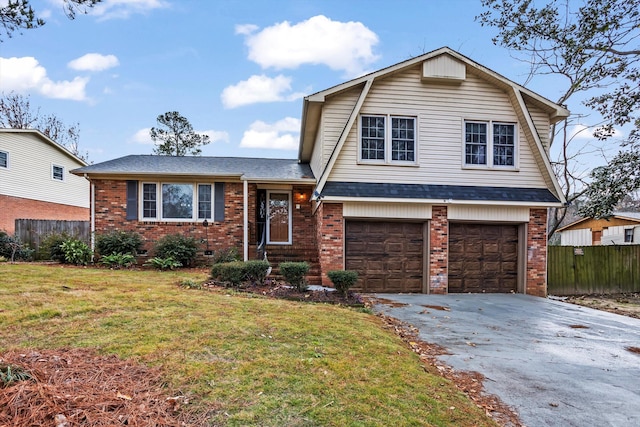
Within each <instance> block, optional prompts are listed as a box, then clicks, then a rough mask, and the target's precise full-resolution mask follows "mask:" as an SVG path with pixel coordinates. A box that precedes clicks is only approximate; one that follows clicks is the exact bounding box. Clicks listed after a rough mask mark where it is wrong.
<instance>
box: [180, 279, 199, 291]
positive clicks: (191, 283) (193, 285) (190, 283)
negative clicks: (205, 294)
mask: <svg viewBox="0 0 640 427" xmlns="http://www.w3.org/2000/svg"><path fill="white" fill-rule="evenodd" d="M180 287H182V288H187V289H202V284H200V283H198V282H196V281H195V280H191V279H184V280H183V281H181V282H180Z"/></svg>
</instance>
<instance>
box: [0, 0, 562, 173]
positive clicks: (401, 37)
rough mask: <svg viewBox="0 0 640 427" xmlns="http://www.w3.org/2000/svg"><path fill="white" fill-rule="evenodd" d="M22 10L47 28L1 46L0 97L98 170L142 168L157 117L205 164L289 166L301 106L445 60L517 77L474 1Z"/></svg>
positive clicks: (319, 0) (248, 1) (152, 2)
mask: <svg viewBox="0 0 640 427" xmlns="http://www.w3.org/2000/svg"><path fill="white" fill-rule="evenodd" d="M3 2H5V3H6V0H0V3H3ZM32 4H33V7H34V9H35V10H36V12H37V13H38V15H40V16H42V17H43V18H45V20H46V21H47V23H46V25H45V26H43V27H41V28H38V29H33V30H25V31H23V34H22V35H20V34H15V35H14V36H13V37H12V38H9V39H5V40H4V41H3V42H2V43H0V90H2V91H3V92H5V93H8V92H10V91H15V92H17V93H21V94H24V95H29V96H30V100H31V104H32V106H38V107H40V109H41V110H40V111H41V113H45V114H55V115H57V116H58V117H59V118H60V119H62V120H63V122H65V123H67V124H73V123H79V125H80V130H81V133H80V149H81V150H82V151H88V153H89V159H90V161H92V162H95V163H98V162H101V161H105V160H109V159H113V158H116V157H121V156H124V155H128V154H151V152H152V150H153V145H152V143H151V140H150V138H149V128H151V127H152V126H156V125H157V124H156V117H157V116H158V115H160V114H163V113H165V112H167V111H178V112H179V113H180V114H182V115H183V116H185V117H186V118H187V119H188V120H189V121H190V122H191V124H192V125H193V127H194V129H195V130H196V131H197V132H199V133H207V134H208V135H210V138H211V141H212V142H211V144H209V145H207V146H205V147H204V148H203V155H206V156H247V157H277V158H295V157H296V156H297V144H298V138H299V129H300V115H301V111H302V97H303V96H305V95H308V94H311V93H314V92H317V91H320V90H323V89H326V88H328V87H331V86H333V85H336V84H339V83H341V82H344V81H346V80H349V79H351V78H354V77H357V76H359V75H361V74H363V73H366V72H368V71H374V70H377V69H380V68H383V67H386V66H389V65H392V64H395V63H397V62H400V61H403V60H406V59H409V58H410V57H413V56H416V55H420V54H422V53H424V52H429V51H431V50H434V49H437V48H439V47H442V46H449V47H450V48H452V49H454V50H457V51H459V52H460V53H462V54H464V55H466V56H468V57H470V58H471V59H473V60H475V61H477V62H479V63H480V64H482V65H484V66H487V67H489V68H491V69H493V70H494V71H496V72H498V73H500V74H502V75H504V76H505V77H507V78H509V79H511V80H514V81H516V82H518V83H524V81H525V79H526V76H527V72H528V67H527V65H526V64H524V63H522V62H519V61H517V60H515V59H513V58H511V57H510V56H509V52H508V51H507V50H505V49H503V48H500V47H496V46H494V45H493V44H492V42H491V38H492V36H494V35H495V30H494V29H493V28H483V27H481V26H480V24H478V23H477V22H475V20H474V18H475V16H476V15H478V14H479V13H480V12H481V11H482V8H481V5H480V1H479V0H422V1H417V0H411V1H410V0H394V1H389V0H386V1H381V0H367V1H360V0H348V1H347V0H291V1H284V0H283V1H278V0H271V1H267V0H262V1H258V0H243V1H235V0H206V1H205V0H201V1H197V0H104V1H103V3H102V4H101V5H99V6H98V7H96V8H95V9H93V10H90V11H89V14H88V15H79V16H77V18H76V19H75V20H73V21H70V20H69V19H67V18H66V16H65V15H64V13H63V10H62V6H61V3H60V1H59V0H51V1H47V0H32ZM527 86H528V87H529V88H530V89H532V90H534V91H536V92H538V93H540V94H541V95H543V96H545V97H547V98H549V99H551V100H555V99H557V98H558V96H559V95H560V92H561V90H560V88H556V89H554V84H553V82H552V81H550V80H549V78H542V77H540V78H536V79H534V80H533V81H532V82H530V83H529V84H528V85H527ZM570 108H571V106H570Z"/></svg>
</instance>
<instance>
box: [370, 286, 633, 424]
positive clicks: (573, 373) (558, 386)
mask: <svg viewBox="0 0 640 427" xmlns="http://www.w3.org/2000/svg"><path fill="white" fill-rule="evenodd" d="M375 297H377V298H381V299H386V300H392V301H395V302H397V303H402V304H406V305H403V306H396V305H397V304H384V303H383V304H377V305H375V306H374V310H375V311H378V312H384V313H386V314H387V315H390V316H391V317H394V318H396V319H399V320H402V321H405V322H407V323H410V324H412V325H413V326H415V327H416V328H418V329H419V331H420V332H419V333H420V338H421V339H422V340H423V341H427V342H431V343H436V344H439V345H441V346H443V347H445V348H447V349H448V350H449V352H450V353H451V354H450V355H445V356H440V360H442V361H443V362H445V363H447V364H448V365H449V366H451V367H453V368H454V369H457V370H465V371H477V372H480V373H481V374H483V375H484V376H485V377H486V380H485V383H484V386H485V390H486V392H488V393H491V394H495V395H497V396H498V397H500V399H501V400H502V401H503V402H505V403H506V404H508V405H509V406H511V407H512V408H514V409H515V410H516V412H518V413H519V414H520V418H521V420H522V422H523V423H524V424H525V425H527V426H528V427H537V426H580V427H582V426H599V427H602V426H621V427H622V426H624V427H627V426H640V354H637V353H634V352H631V351H629V350H628V349H627V348H628V347H637V348H640V320H638V319H633V318H629V317H624V316H620V315H616V314H611V313H606V312H603V311H597V310H593V309H590V308H586V307H580V306H576V305H572V304H568V303H564V302H560V301H554V300H550V299H545V298H538V297H532V296H527V295H519V294H515V295H514V294H509V295H500V294H459V295H458V294H456V295H403V294H393V295H392V294H375ZM443 308H446V310H444V309H443Z"/></svg>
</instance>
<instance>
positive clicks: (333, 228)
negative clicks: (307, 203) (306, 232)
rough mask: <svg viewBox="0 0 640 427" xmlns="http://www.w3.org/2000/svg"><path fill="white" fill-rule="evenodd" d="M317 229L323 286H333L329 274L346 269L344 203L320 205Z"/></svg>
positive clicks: (317, 214)
mask: <svg viewBox="0 0 640 427" xmlns="http://www.w3.org/2000/svg"><path fill="white" fill-rule="evenodd" d="M316 227H317V228H316V230H317V241H318V257H319V261H320V269H321V272H322V284H323V285H324V286H333V285H332V283H331V280H330V279H329V277H328V276H327V272H328V271H331V270H343V269H344V241H343V240H344V239H343V236H344V217H343V216H342V203H325V202H322V203H320V206H319V207H318V209H317V210H316Z"/></svg>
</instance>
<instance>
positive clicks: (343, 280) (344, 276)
mask: <svg viewBox="0 0 640 427" xmlns="http://www.w3.org/2000/svg"><path fill="white" fill-rule="evenodd" d="M327 276H329V279H331V282H332V283H333V286H335V288H336V291H337V292H340V293H341V294H342V295H343V296H345V297H346V296H347V293H348V292H349V288H351V287H352V286H353V285H355V284H356V281H357V280H358V273H357V272H356V271H353V270H331V271H329V272H328V273H327Z"/></svg>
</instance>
